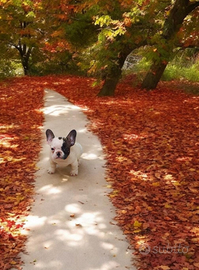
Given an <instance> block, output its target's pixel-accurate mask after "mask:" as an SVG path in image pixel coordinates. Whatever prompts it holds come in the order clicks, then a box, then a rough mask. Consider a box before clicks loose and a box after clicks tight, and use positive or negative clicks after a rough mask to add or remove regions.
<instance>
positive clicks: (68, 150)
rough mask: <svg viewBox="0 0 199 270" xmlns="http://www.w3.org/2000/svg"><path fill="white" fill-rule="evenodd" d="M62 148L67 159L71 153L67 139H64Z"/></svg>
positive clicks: (64, 157)
mask: <svg viewBox="0 0 199 270" xmlns="http://www.w3.org/2000/svg"><path fill="white" fill-rule="evenodd" d="M61 150H62V151H63V153H64V156H63V159H67V157H68V156H69V155H70V146H69V145H68V144H67V141H64V143H63V145H62V147H61Z"/></svg>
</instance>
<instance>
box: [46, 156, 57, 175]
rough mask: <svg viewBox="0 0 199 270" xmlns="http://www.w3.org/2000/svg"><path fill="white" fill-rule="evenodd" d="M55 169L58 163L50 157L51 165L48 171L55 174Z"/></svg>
mask: <svg viewBox="0 0 199 270" xmlns="http://www.w3.org/2000/svg"><path fill="white" fill-rule="evenodd" d="M55 169H56V163H55V162H53V161H52V159H50V167H49V169H48V173H50V174H53V173H55Z"/></svg>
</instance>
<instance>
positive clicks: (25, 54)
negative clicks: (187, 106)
mask: <svg viewBox="0 0 199 270" xmlns="http://www.w3.org/2000/svg"><path fill="white" fill-rule="evenodd" d="M15 48H16V49H17V50H18V51H19V54H20V58H21V63H22V66H23V70H24V75H28V74H29V59H30V55H31V52H32V48H31V47H27V46H26V44H21V42H20V41H19V44H18V45H15Z"/></svg>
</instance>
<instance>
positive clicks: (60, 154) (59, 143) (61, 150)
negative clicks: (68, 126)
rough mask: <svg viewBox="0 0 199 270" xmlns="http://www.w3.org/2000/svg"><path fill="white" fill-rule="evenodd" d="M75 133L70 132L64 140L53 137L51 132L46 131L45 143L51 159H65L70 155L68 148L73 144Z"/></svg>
mask: <svg viewBox="0 0 199 270" xmlns="http://www.w3.org/2000/svg"><path fill="white" fill-rule="evenodd" d="M76 135H77V132H76V130H74V129H73V130H71V131H70V133H69V134H68V135H67V137H66V138H63V137H55V135H54V133H53V132H52V130H50V129H47V130H46V138H47V142H48V144H49V145H50V147H51V153H52V158H53V159H66V158H67V157H68V156H69V155H70V148H71V146H73V145H74V144H75V140H76Z"/></svg>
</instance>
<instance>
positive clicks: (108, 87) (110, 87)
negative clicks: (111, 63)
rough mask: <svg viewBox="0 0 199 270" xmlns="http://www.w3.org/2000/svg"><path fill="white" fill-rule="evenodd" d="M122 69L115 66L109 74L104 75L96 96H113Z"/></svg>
mask: <svg viewBox="0 0 199 270" xmlns="http://www.w3.org/2000/svg"><path fill="white" fill-rule="evenodd" d="M121 73H122V68H120V67H119V66H115V67H113V68H112V70H111V72H110V73H109V74H107V75H106V78H105V81H104V84H103V86H102V89H101V90H100V92H99V93H98V96H99V97H101V96H113V95H114V93H115V89H116V86H117V84H118V82H119V80H120V76H121Z"/></svg>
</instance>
